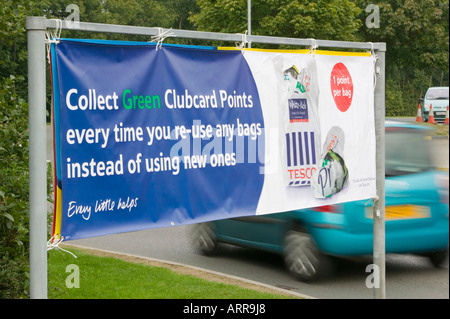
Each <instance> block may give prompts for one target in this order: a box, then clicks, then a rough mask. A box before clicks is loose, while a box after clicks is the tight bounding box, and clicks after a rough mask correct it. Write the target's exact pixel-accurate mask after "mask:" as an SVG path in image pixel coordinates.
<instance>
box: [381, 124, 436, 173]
mask: <svg viewBox="0 0 450 319" xmlns="http://www.w3.org/2000/svg"><path fill="white" fill-rule="evenodd" d="M385 139H386V168H385V169H386V176H398V175H406V174H412V173H419V172H423V171H427V170H430V169H432V167H433V164H432V161H431V156H430V151H429V143H427V141H426V140H425V135H424V134H423V133H422V132H421V131H419V130H416V129H406V128H397V127H392V128H387V129H386V137H385Z"/></svg>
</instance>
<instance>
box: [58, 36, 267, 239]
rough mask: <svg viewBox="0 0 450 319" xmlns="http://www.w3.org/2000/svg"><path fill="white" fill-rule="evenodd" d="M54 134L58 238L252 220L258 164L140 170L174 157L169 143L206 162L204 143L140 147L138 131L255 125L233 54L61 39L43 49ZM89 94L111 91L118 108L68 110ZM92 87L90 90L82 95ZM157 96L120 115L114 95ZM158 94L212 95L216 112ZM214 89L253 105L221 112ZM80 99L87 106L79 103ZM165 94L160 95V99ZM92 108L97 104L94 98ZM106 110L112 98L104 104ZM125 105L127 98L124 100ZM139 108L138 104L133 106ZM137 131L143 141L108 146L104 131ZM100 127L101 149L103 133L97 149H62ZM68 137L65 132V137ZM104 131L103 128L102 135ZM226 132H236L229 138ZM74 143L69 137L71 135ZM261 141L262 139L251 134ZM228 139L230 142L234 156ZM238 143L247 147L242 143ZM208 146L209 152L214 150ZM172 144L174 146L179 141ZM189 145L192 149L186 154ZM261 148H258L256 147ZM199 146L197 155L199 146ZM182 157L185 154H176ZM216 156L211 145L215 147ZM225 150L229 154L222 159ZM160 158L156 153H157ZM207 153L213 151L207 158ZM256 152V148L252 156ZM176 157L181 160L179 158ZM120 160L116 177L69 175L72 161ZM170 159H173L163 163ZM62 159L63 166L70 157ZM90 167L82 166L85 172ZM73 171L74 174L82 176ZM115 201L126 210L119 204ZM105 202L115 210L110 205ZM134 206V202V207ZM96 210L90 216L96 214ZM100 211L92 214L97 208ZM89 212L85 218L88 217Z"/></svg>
mask: <svg viewBox="0 0 450 319" xmlns="http://www.w3.org/2000/svg"><path fill="white" fill-rule="evenodd" d="M52 52H53V54H55V56H56V58H55V57H53V59H52V61H53V62H52V67H53V75H54V78H55V80H56V81H57V83H56V85H54V89H55V88H58V91H55V92H54V94H56V95H57V96H56V98H55V100H54V101H55V108H59V112H55V116H58V118H57V119H55V123H57V125H56V133H55V134H58V137H59V138H58V139H57V140H59V141H60V145H59V146H60V147H59V148H58V147H57V148H56V149H57V151H58V154H57V165H58V167H60V170H59V172H58V173H57V174H58V175H59V176H57V178H58V181H60V184H61V189H62V212H61V235H62V236H64V238H65V239H66V240H70V239H78V238H84V237H92V236H100V235H106V234H112V233H118V232H125V231H134V230H141V229H148V228H153V227H166V226H173V225H182V224H188V223H194V222H202V221H207V220H215V219H222V218H229V217H237V216H244V215H254V214H255V212H256V207H257V205H258V201H259V197H260V194H261V191H262V187H263V183H264V175H263V174H260V168H261V166H262V165H263V163H264V160H263V159H261V157H259V161H256V163H249V161H247V160H246V161H244V162H243V163H241V162H240V161H238V162H237V163H235V164H230V165H229V166H226V165H224V166H221V167H212V166H211V165H210V163H208V164H207V165H206V166H205V167H204V168H197V169H193V168H191V169H184V163H183V161H181V162H180V164H179V165H180V168H179V172H178V173H177V174H174V170H173V169H172V170H166V171H160V172H151V173H150V172H147V171H146V166H145V165H146V163H145V159H153V158H165V157H169V156H170V155H171V151H172V155H173V147H174V145H176V144H177V143H183V144H182V145H184V146H186V145H187V147H189V150H190V152H189V155H190V156H192V155H201V152H202V150H203V154H208V155H210V153H209V151H205V150H206V149H208V150H209V148H208V144H209V143H212V142H213V138H211V139H193V138H192V137H189V139H187V140H181V138H180V137H178V138H177V139H176V138H175V137H174V136H172V138H173V139H171V140H164V139H163V140H157V141H154V142H153V143H152V144H151V145H148V143H147V142H148V141H149V140H148V134H147V131H146V128H147V127H148V128H149V129H151V128H156V127H170V129H171V130H173V129H174V128H175V127H176V126H178V127H181V126H183V127H184V128H189V129H191V128H192V126H193V125H196V123H197V124H199V123H201V124H203V125H208V124H209V125H211V126H212V127H215V126H216V125H217V124H230V125H231V124H234V125H235V128H236V124H237V122H238V121H239V123H246V124H249V125H250V124H254V125H256V124H259V126H260V128H261V129H263V127H264V120H263V115H262V111H261V105H260V101H259V95H258V91H257V88H256V85H255V81H254V79H253V76H252V74H251V72H250V69H249V67H248V65H247V62H246V61H245V59H244V57H243V56H242V53H241V52H240V51H217V50H213V49H208V48H192V47H182V46H163V47H162V48H161V49H159V50H156V49H155V45H154V44H142V43H139V44H138V43H124V42H117V43H114V42H108V41H76V40H61V41H60V43H59V44H58V45H56V46H55V48H54V50H52ZM72 89H76V90H77V91H76V93H75V91H72V94H71V95H70V96H69V101H70V104H71V105H73V106H76V105H77V104H78V102H79V101H81V103H84V102H85V101H87V100H88V99H89V96H90V94H91V97H94V93H93V90H95V96H96V97H97V98H98V96H100V95H101V96H104V97H106V96H108V95H109V96H113V93H115V94H117V99H116V104H117V108H118V109H113V110H107V109H105V110H99V109H97V110H81V109H77V110H71V109H69V107H68V105H67V95H68V92H69V91H70V90H72ZM89 90H91V91H89ZM125 90H130V91H131V92H130V91H126V92H127V96H126V97H128V96H130V95H136V96H147V95H149V96H151V97H153V96H159V97H160V102H161V106H160V108H151V109H148V108H146V107H144V108H143V109H141V108H139V105H138V101H136V103H135V106H136V108H135V109H130V110H128V109H126V108H125V105H124V99H123V95H124V92H125ZM167 90H175V91H176V92H177V94H179V95H181V96H183V95H184V93H185V90H188V92H189V94H190V95H191V96H194V95H198V96H200V95H201V96H207V95H209V96H211V95H212V94H213V92H215V96H216V98H217V103H218V104H219V105H218V107H217V108H212V107H209V108H194V107H192V108H190V109H186V108H184V109H181V108H180V109H175V108H174V109H170V108H168V107H167V105H166V103H165V94H166V92H167ZM219 91H222V92H223V91H226V92H227V94H228V96H230V95H231V96H242V95H243V94H244V93H245V95H246V96H247V97H248V96H251V97H252V107H251V108H249V107H239V108H236V107H229V106H228V105H225V106H224V107H221V105H220V95H219ZM82 95H84V96H86V100H79V98H80V97H81V96H82ZM172 95H173V94H169V95H168V96H169V100H170V99H171V96H172ZM97 101H98V100H97ZM109 102H110V103H111V104H112V100H109ZM125 102H126V103H128V102H127V99H125ZM141 106H142V104H141ZM120 123H122V127H123V128H125V127H129V128H134V129H136V128H142V129H143V141H134V142H117V141H115V136H114V132H113V128H114V127H115V126H117V127H118V128H120V127H121V124H120ZM75 129H77V130H79V132H80V133H81V132H82V131H81V130H83V129H94V130H95V129H104V130H106V129H109V135H108V139H107V144H106V147H104V148H103V147H102V144H103V143H102V141H103V135H102V134H101V133H100V135H99V142H98V143H92V144H89V143H86V141H85V140H84V142H82V143H78V142H76V138H75V137H73V138H71V139H70V140H71V141H75V142H74V143H73V144H69V143H68V141H67V132H68V130H75ZM71 132H74V131H71ZM103 132H106V131H103ZM234 132H235V133H236V132H237V130H235V131H234ZM72 136H74V135H72ZM258 138H259V139H261V138H263V134H262V135H260V136H259V137H258ZM219 139H220V140H221V142H222V143H221V144H222V145H221V150H220V151H219V152H218V153H219V154H223V155H225V154H230V150H225V141H226V139H227V138H226V137H225V138H222V137H220V138H219ZM236 139H237V137H236V136H235V137H234V138H233V143H234V148H233V150H232V151H231V152H237V150H236ZM247 139H248V140H250V137H246V144H245V145H248V144H247V143H250V142H249V141H247ZM217 142H218V141H217V140H215V142H214V145H217ZM178 145H180V144H178ZM195 145H197V146H200V147H195ZM259 145H264V143H259ZM205 146H206V148H205ZM183 151H186V148H183ZM214 151H215V152H217V148H214ZM227 152H228V153H227ZM139 153H140V154H142V157H141V164H140V172H139V173H138V172H137V171H136V172H135V173H131V172H130V171H129V170H128V167H127V164H128V161H130V160H134V161H136V159H137V155H138V154H139ZM161 154H162V155H161ZM211 154H212V152H211ZM259 154H264V151H259ZM178 155H182V154H178ZM120 157H122V164H123V174H114V175H111V176H92V175H91V174H89V176H87V177H78V178H74V177H73V176H70V175H68V174H71V175H73V173H74V171H71V172H69V171H68V169H72V168H73V165H74V164H76V163H80V164H81V163H90V162H91V161H92V160H94V161H95V162H100V161H103V162H105V163H107V162H108V161H112V162H114V163H115V165H117V164H116V163H117V161H118V160H119V159H120ZM172 158H173V156H172ZM69 159H70V160H69ZM89 167H90V166H89ZM81 173H83V171H82V170H81ZM119 200H120V201H121V202H122V203H126V204H125V206H126V207H125V208H124V209H121V208H119V207H118V205H119ZM113 202H114V205H113V204H112V203H113ZM134 204H136V205H134ZM96 208H97V210H96ZM98 208H100V209H98ZM89 209H90V211H89Z"/></svg>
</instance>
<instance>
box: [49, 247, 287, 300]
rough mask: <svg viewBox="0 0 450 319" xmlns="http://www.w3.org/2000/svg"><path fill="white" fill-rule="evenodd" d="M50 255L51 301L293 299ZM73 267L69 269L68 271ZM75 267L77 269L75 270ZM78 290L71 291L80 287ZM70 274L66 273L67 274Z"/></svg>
mask: <svg viewBox="0 0 450 319" xmlns="http://www.w3.org/2000/svg"><path fill="white" fill-rule="evenodd" d="M68 250H69V251H71V252H73V253H74V254H75V255H76V256H77V258H74V257H73V256H71V255H70V254H68V253H66V252H63V251H60V250H51V251H49V255H48V298H49V299H285V298H294V297H292V296H284V295H281V294H276V293H269V292H260V291H255V290H252V289H246V288H242V287H239V286H236V285H231V284H226V283H219V282H212V281H208V280H206V279H202V278H198V277H196V276H192V275H183V274H178V273H176V272H174V271H172V270H170V269H167V268H165V267H155V266H148V265H145V264H140V263H132V262H127V261H124V260H121V259H117V258H113V257H100V256H94V255H91V254H89V253H86V252H83V251H80V250H76V249H68ZM69 265H71V266H70V267H68V266H69ZM72 265H75V267H74V266H72ZM73 269H76V270H78V274H79V280H78V283H79V288H75V287H74V288H68V287H67V285H66V281H67V282H68V284H69V285H68V286H73V285H76V284H77V281H76V276H77V273H76V270H75V271H74V270H73ZM66 271H67V272H66Z"/></svg>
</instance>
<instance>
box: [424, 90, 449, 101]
mask: <svg viewBox="0 0 450 319" xmlns="http://www.w3.org/2000/svg"><path fill="white" fill-rule="evenodd" d="M425 98H426V99H427V100H448V88H442V89H441V88H439V89H429V90H428V91H427V96H426V97H425Z"/></svg>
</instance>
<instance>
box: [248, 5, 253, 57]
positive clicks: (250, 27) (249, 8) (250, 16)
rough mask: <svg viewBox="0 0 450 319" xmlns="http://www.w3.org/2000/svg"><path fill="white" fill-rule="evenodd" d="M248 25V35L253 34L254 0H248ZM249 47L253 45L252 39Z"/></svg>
mask: <svg viewBox="0 0 450 319" xmlns="http://www.w3.org/2000/svg"><path fill="white" fill-rule="evenodd" d="M247 25H248V35H249V36H250V35H252V0H247ZM248 47H249V48H251V47H252V43H251V41H249V42H248Z"/></svg>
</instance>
